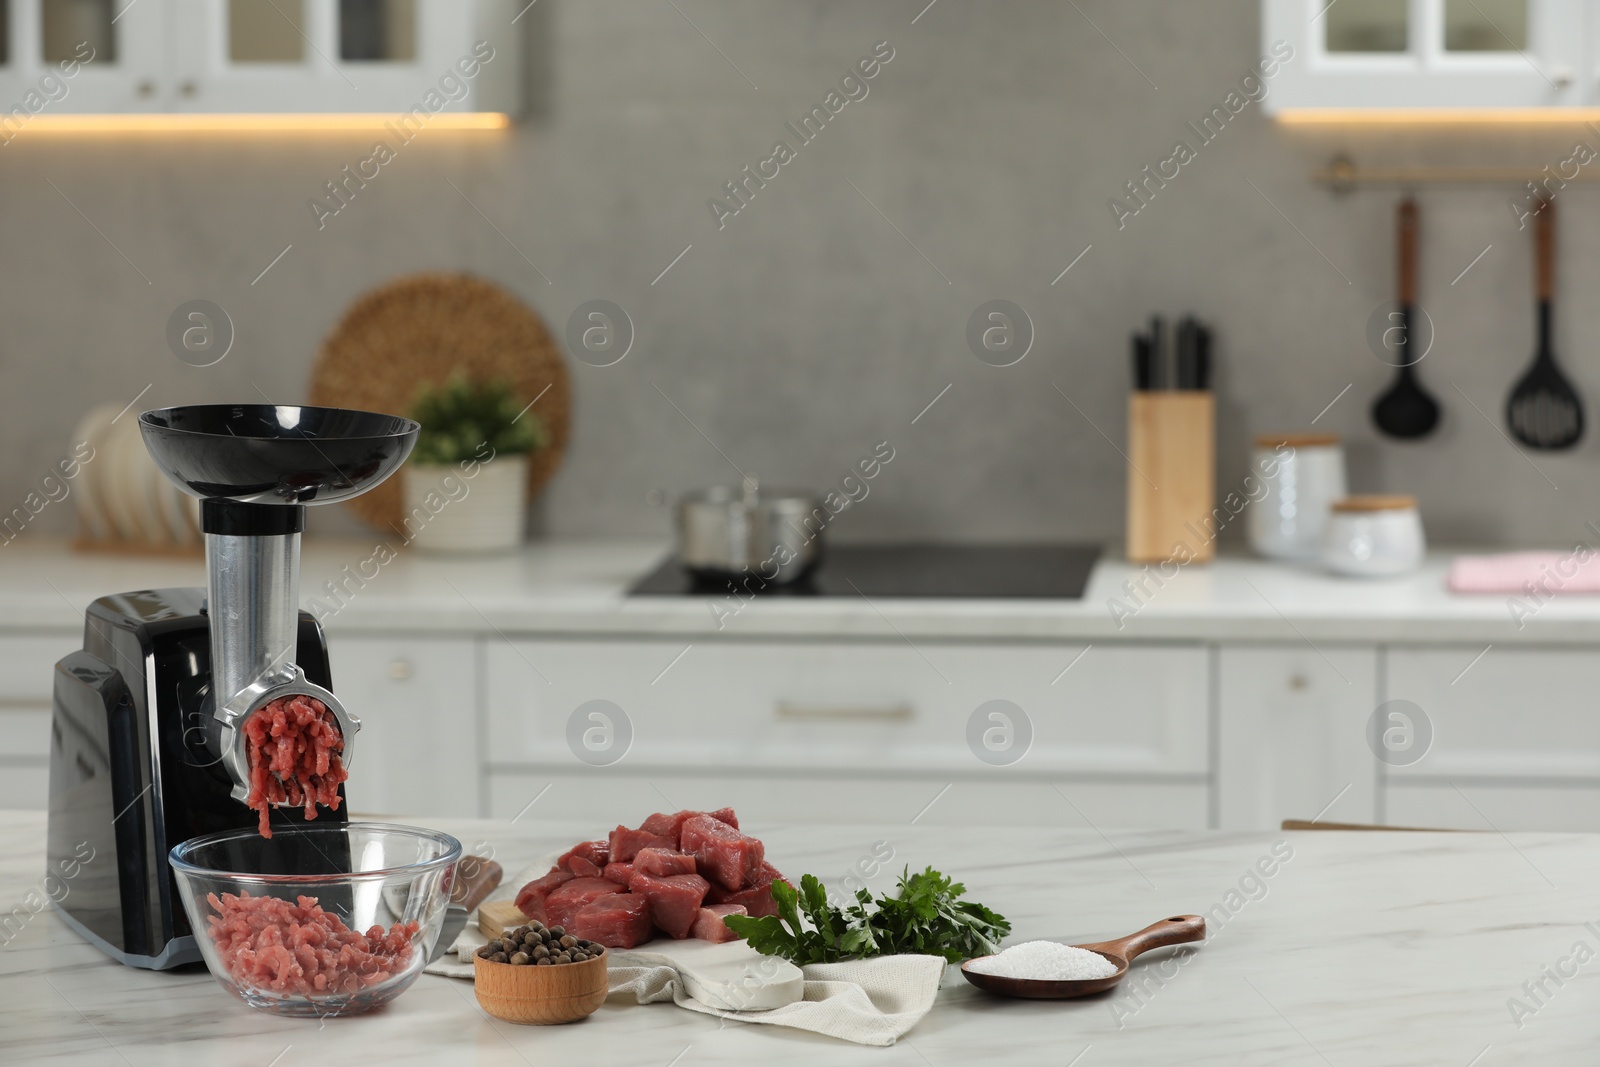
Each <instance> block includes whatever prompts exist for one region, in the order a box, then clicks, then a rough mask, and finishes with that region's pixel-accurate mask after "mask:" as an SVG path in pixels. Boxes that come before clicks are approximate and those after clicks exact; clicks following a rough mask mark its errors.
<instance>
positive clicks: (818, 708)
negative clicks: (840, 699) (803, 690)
mask: <svg viewBox="0 0 1600 1067" xmlns="http://www.w3.org/2000/svg"><path fill="white" fill-rule="evenodd" d="M777 712H778V718H780V719H807V720H810V721H812V722H816V721H822V720H831V721H836V722H841V721H842V722H906V721H908V720H910V719H911V717H912V716H913V714H914V712H913V710H912V707H911V705H910V704H880V705H837V704H836V705H822V704H790V703H788V702H787V701H779V703H778V708H777Z"/></svg>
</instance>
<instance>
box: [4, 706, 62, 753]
mask: <svg viewBox="0 0 1600 1067" xmlns="http://www.w3.org/2000/svg"><path fill="white" fill-rule="evenodd" d="M49 755H50V702H49V701H48V700H46V701H45V702H44V706H43V707H37V708H28V707H13V706H7V705H6V704H4V703H0V756H34V757H38V758H40V759H46V758H48V757H49Z"/></svg>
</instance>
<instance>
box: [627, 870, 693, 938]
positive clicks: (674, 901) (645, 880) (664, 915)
mask: <svg viewBox="0 0 1600 1067" xmlns="http://www.w3.org/2000/svg"><path fill="white" fill-rule="evenodd" d="M710 888H711V885H710V883H708V882H707V881H706V880H705V879H704V878H702V877H700V876H699V875H698V874H673V875H668V876H667V877H665V878H657V877H655V876H654V875H650V874H645V873H644V872H642V871H638V870H635V871H634V872H633V877H632V878H630V879H629V880H628V890H629V891H630V892H633V893H637V894H638V895H640V896H642V897H645V898H646V899H647V900H649V901H650V921H651V922H653V923H655V924H656V927H657V929H659V930H660V931H661V932H662V933H664V934H666V935H667V936H668V937H676V938H679V939H680V940H681V939H682V938H685V937H688V936H689V928H690V927H691V926H693V925H694V921H695V919H697V918H699V917H700V902H701V901H703V900H705V899H706V892H707V891H708V890H709V889H710Z"/></svg>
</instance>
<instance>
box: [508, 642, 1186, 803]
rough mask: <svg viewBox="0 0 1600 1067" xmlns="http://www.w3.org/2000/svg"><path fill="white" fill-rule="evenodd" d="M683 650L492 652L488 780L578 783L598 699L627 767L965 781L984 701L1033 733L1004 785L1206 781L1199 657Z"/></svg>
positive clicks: (749, 645) (870, 648)
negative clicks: (563, 778)
mask: <svg viewBox="0 0 1600 1067" xmlns="http://www.w3.org/2000/svg"><path fill="white" fill-rule="evenodd" d="M685 647H686V645H685V644H684V643H682V642H678V641H662V640H649V641H598V640H589V641H561V640H527V641H518V642H516V643H515V645H512V644H510V643H508V642H505V641H495V640H490V641H489V642H488V646H487V649H486V652H487V655H486V660H487V676H486V677H487V701H488V738H487V740H488V749H487V753H486V755H487V762H488V763H489V765H490V766H491V767H493V768H502V767H507V766H508V765H510V769H516V767H515V765H519V764H520V765H528V764H537V765H540V766H542V767H548V768H551V769H555V768H561V767H567V768H578V767H580V766H581V763H580V762H579V760H578V758H577V757H576V756H575V755H574V752H573V750H572V749H571V748H570V747H569V745H568V741H567V735H568V728H569V719H572V717H573V716H574V713H575V712H576V711H577V709H578V708H579V706H580V705H582V704H585V703H586V702H588V701H592V700H596V699H601V700H606V701H610V702H612V703H613V704H615V705H616V706H617V707H619V708H620V709H621V710H622V711H623V713H624V714H625V715H626V716H627V720H628V723H629V724H630V726H631V730H632V747H631V749H630V750H629V751H628V753H627V755H626V757H624V758H625V759H626V760H627V761H628V765H629V766H630V767H635V766H643V767H662V768H675V767H676V768H683V767H691V766H694V767H717V768H729V769H737V768H752V767H767V768H795V769H805V770H827V769H858V770H872V769H877V770H887V771H895V772H916V771H929V772H938V773H959V772H963V771H965V772H976V771H982V770H985V769H986V764H985V763H984V762H983V761H980V759H979V758H978V757H977V756H976V755H974V753H973V750H972V748H971V747H970V746H969V744H968V730H969V726H970V720H971V718H972V716H973V713H974V712H975V711H977V710H978V708H979V706H980V705H983V704H986V703H987V702H989V701H993V700H997V699H998V700H1005V701H1010V702H1012V703H1014V704H1015V705H1016V706H1017V707H1019V708H1021V709H1022V711H1023V713H1024V716H1025V718H1026V720H1027V721H1028V722H1031V725H1032V733H1033V741H1032V746H1031V748H1030V749H1028V750H1027V752H1026V755H1024V756H1023V757H1022V758H1021V759H1020V760H1018V761H1016V762H1015V763H1014V764H1013V765H1012V766H1009V767H1007V768H1006V770H1007V771H1008V772H1009V773H1012V774H1014V775H1016V776H1018V777H1027V776H1030V775H1034V776H1037V775H1042V774H1060V773H1064V772H1074V773H1080V772H1092V773H1099V774H1139V775H1185V776H1194V775H1204V774H1206V773H1208V764H1207V751H1208V747H1207V736H1208V716H1207V701H1208V696H1207V694H1208V666H1207V657H1206V653H1205V650H1204V649H1203V648H1201V647H1199V646H1184V645H1140V646H1129V645H1121V646H1095V647H1093V648H1091V649H1089V650H1088V651H1087V652H1085V651H1084V647H1083V646H1081V645H1077V646H1043V645H1038V646H1027V647H1015V646H1011V647H1001V646H994V645H980V644H936V643H931V642H919V643H918V645H917V646H916V647H915V648H913V647H911V646H910V645H907V644H905V643H903V642H901V643H882V642H873V643H868V644H863V643H853V644H842V643H832V642H802V641H794V642H764V641H749V642H746V641H739V642H733V641H725V642H698V643H694V644H692V645H689V646H687V647H688V651H687V652H684V649H685ZM680 653H681V658H677V657H679V656H680ZM1080 657H1081V658H1080ZM675 658H676V662H674V660H675ZM1075 661H1076V662H1075ZM1069 666H1070V669H1067V668H1068V667H1069ZM1063 672H1064V673H1063ZM986 715H987V712H986V713H985V718H984V723H983V724H984V725H987V724H989V723H990V722H991V720H987V718H986ZM580 718H581V717H580ZM1013 718H1015V716H1013ZM980 733H981V731H980ZM596 736H599V735H596ZM993 736H994V737H995V739H996V740H997V741H1002V740H1003V739H1002V735H1001V734H995V735H993ZM1020 736H1021V732H1020V730H1018V731H1016V732H1015V733H1013V735H1012V737H1013V744H1016V743H1017V742H1016V740H1015V739H1016V738H1018V737H1020Z"/></svg>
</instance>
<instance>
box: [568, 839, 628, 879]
mask: <svg viewBox="0 0 1600 1067" xmlns="http://www.w3.org/2000/svg"><path fill="white" fill-rule="evenodd" d="M629 858H631V857H629ZM579 859H581V860H583V861H584V862H585V864H586V866H585V867H584V869H583V870H578V869H577V868H576V867H574V866H573V861H574V860H579ZM609 862H611V846H610V845H609V844H608V843H607V842H605V841H580V842H578V843H577V844H576V845H573V846H572V847H571V848H569V849H568V850H567V851H565V852H563V853H562V854H561V858H560V859H558V860H556V866H557V867H560V868H561V869H562V870H564V871H570V872H571V873H573V874H575V875H577V876H578V877H580V878H598V877H599V876H600V874H599V872H600V869H601V868H602V867H604V866H605V865H606V864H607V863H609ZM590 868H593V870H594V873H593V874H591V873H589V872H590Z"/></svg>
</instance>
